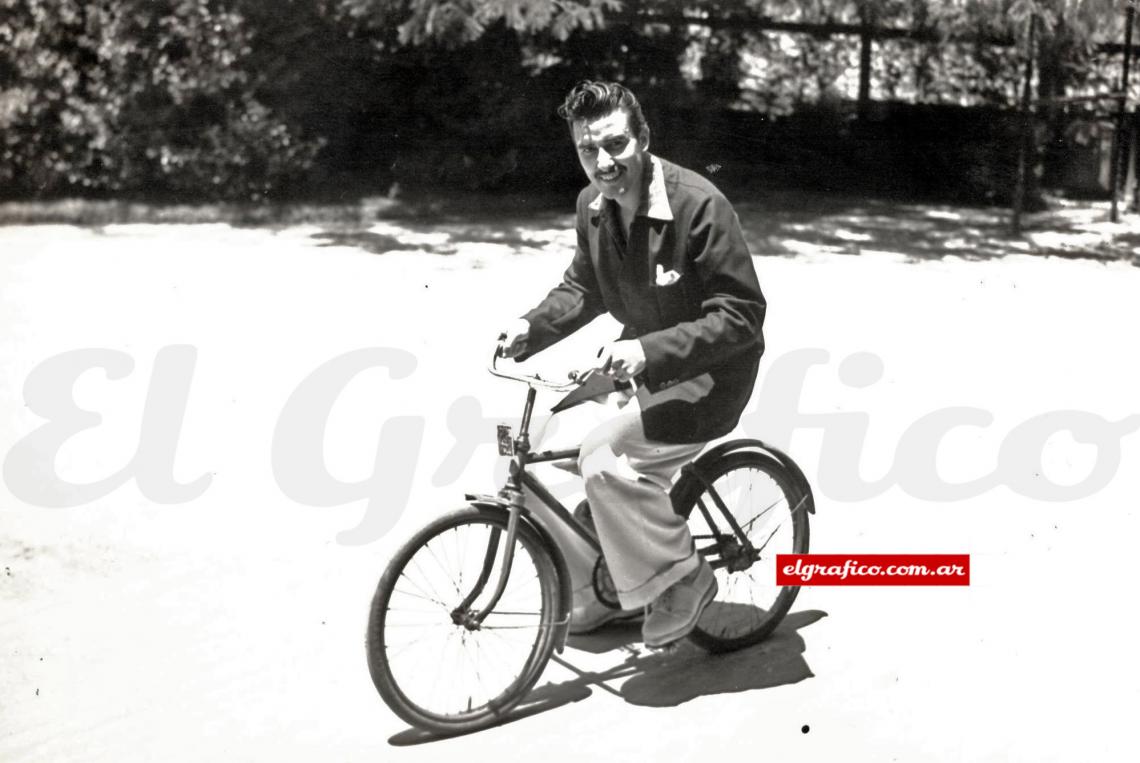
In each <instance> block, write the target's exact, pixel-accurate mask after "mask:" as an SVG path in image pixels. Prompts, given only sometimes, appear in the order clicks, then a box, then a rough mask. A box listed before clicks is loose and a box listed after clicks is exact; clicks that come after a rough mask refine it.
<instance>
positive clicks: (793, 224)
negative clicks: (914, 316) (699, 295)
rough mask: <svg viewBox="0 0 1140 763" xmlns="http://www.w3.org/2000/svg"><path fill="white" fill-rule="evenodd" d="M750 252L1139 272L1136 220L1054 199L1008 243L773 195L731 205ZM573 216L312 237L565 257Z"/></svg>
mask: <svg viewBox="0 0 1140 763" xmlns="http://www.w3.org/2000/svg"><path fill="white" fill-rule="evenodd" d="M737 211H738V212H739V215H740V220H741V224H742V225H743V227H744V231H745V236H746V238H747V239H748V243H749V246H750V247H751V249H752V253H753V254H756V255H761V256H764V255H768V256H785V257H796V256H810V255H814V254H828V255H834V254H846V255H860V254H868V253H890V254H895V255H899V256H901V257H903V258H904V259H905V261H907V262H915V263H917V262H924V261H928V260H937V259H942V258H944V257H957V258H961V259H966V260H987V259H993V258H997V257H1004V256H1006V255H1011V254H1023V255H1051V256H1060V257H1080V258H1093V259H1098V260H1130V261H1132V262H1134V263H1137V264H1140V216H1137V215H1126V216H1125V218H1124V222H1121V223H1117V224H1110V223H1108V222H1107V220H1108V206H1107V204H1106V203H1090V202H1081V203H1076V202H1069V201H1066V200H1063V199H1055V200H1052V201H1051V203H1050V208H1049V209H1048V210H1046V211H1044V212H1038V213H1034V214H1028V215H1026V216H1025V218H1024V223H1023V233H1022V235H1019V236H1013V235H1011V234H1010V215H1009V211H1008V210H1006V209H1002V208H997V207H963V206H950V205H938V204H917V203H904V202H900V201H889V200H882V199H868V198H860V197H850V196H840V195H824V194H812V193H802V192H787V193H772V194H768V195H765V196H763V197H760V198H756V199H753V200H749V201H745V202H741V203H738V204H737ZM573 226H574V220H573V216H572V215H570V214H560V213H555V212H549V211H541V212H531V213H529V214H523V213H520V212H518V211H517V210H514V211H512V210H509V209H508V210H504V211H503V213H502V214H500V215H492V214H488V213H487V211H486V210H482V211H480V212H479V213H472V214H470V215H467V216H463V215H459V214H454V213H452V214H448V215H441V216H439V217H434V218H433V217H432V216H430V215H428V216H420V217H408V218H393V219H389V220H385V221H381V222H378V223H375V224H371V225H368V226H356V225H344V224H341V225H338V226H331V227H328V228H326V229H325V230H323V231H321V232H318V233H314V234H313V235H312V237H313V239H314V240H315V241H317V242H318V245H320V246H341V247H351V248H355V249H359V250H363V251H365V252H369V253H371V254H389V253H393V252H423V253H427V254H438V255H451V254H455V253H457V252H459V251H461V250H463V249H464V248H473V247H478V246H482V247H484V250H485V251H492V250H495V251H499V252H502V253H508V254H520V253H536V252H539V251H545V252H550V253H558V254H565V255H566V256H569V254H570V253H571V252H572V247H573V245H574V238H573Z"/></svg>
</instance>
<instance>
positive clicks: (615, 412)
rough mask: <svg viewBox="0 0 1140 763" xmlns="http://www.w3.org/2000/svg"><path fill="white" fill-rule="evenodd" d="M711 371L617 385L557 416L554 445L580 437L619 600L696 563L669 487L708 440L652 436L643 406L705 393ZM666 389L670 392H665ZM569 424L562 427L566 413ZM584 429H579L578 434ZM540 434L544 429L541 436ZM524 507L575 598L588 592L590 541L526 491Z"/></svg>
mask: <svg viewBox="0 0 1140 763" xmlns="http://www.w3.org/2000/svg"><path fill="white" fill-rule="evenodd" d="M710 386H711V383H710V381H709V380H708V377H707V376H705V377H698V378H697V379H694V380H692V381H690V382H685V383H683V384H680V385H677V386H676V387H672V388H670V389H669V390H668V391H667V393H662V394H659V395H649V394H647V392H646V390H644V388H643V389H641V390H639V391H638V394H637V395H632V396H631V395H630V394H629V393H622V392H615V393H612V394H610V395H608V396H606V397H605V398H603V399H602V400H599V401H597V402H587V403H583V404H582V405H579V406H577V407H575V408H571V409H569V410H567V411H565V412H563V413H561V414H559V415H558V419H559V427H558V429H559V431H558V432H557V433H556V434H557V437H556V439H557V441H558V443H557V445H552V444H550V443H546V442H543V444H542V448H543V449H548V448H549V449H554V448H569V447H573V446H574V445H575V444H576V443H574V442H572V441H571V442H563V440H566V439H567V438H569V439H574V438H575V435H577V436H578V437H580V438H581V439H580V440H579V441H580V443H581V452H580V455H579V457H578V465H577V466H578V470H579V471H580V473H581V476H582V480H583V483H584V487H585V494H586V498H587V500H588V501H589V502H590V511H591V513H592V515H593V519H594V526H595V528H596V530H597V534H598V541H599V543H600V545H601V547H602V553H603V554H604V556H605V559H606V564H607V566H608V567H609V571H610V576H611V577H612V578H613V582H614V586H615V587H616V589H617V594H618V599H619V601H620V602H621V605H622V607H624V608H626V609H633V608H638V607H643V606H645V605H647V604H650V603H652V602H653V601H654V600H655V599H656V598H657V597H658V596H660V595H661V593H662V592H664V591H665V589H666V588H669V587H670V586H671V585H673V584H674V583H676V582H678V581H679V580H681V578H683V577H685V576H686V575H688V574H689V573H691V572H693V571H694V570H696V569H697V566H698V564H699V561H700V560H699V559H698V556H697V554H696V552H695V549H694V546H693V539H692V536H691V535H690V534H689V529H688V526H687V524H686V522H685V520H684V519H683V518H681V517H679V516H677V515H676V514H675V513H674V512H673V504H672V502H671V501H670V499H669V489H670V487H671V485H672V481H673V478H674V476H675V475H676V474H677V472H678V470H680V468H681V467H682V466H684V465H685V464H686V463H688V462H689V461H692V460H693V459H694V458H695V457H696V456H697V454H699V453H700V452H701V450H702V449H703V448H704V446H705V443H694V444H680V445H677V444H672V443H663V442H656V441H653V440H649V439H648V438H646V436H645V430H644V428H643V427H642V424H641V410H642V408H643V407H649V406H652V405H655V404H658V403H660V402H663V401H664V400H665V399H674V398H677V397H683V398H687V399H696V398H698V397H701V396H703V395H704V394H707V393H708V389H709V388H710ZM666 394H667V397H666ZM571 415H573V418H574V419H575V421H574V423H573V424H572V425H571V426H569V427H566V426H563V425H562V424H563V421H564V417H569V416H571ZM583 431H584V432H585V434H584V436H582V435H581V433H582V432H583ZM540 436H541V435H540ZM526 502H527V506H528V508H530V509H531V511H532V512H533V513H534V514H535V516H537V517H538V519H539V520H540V521H542V522H543V524H544V525H545V526H546V527H547V529H548V530H549V531H550V532H551V534H552V535H553V536H554V539H555V541H556V542H557V543H558V545H559V547H560V548H561V549H562V552H563V555H564V556H565V557H566V561H567V564H568V566H569V568H570V578H571V584H572V587H573V589H574V597H575V599H576V600H580V599H582V598H583V597H593V595H594V594H593V592H592V580H593V570H594V565H595V563H596V561H597V554H596V553H595V552H594V550H593V549H592V548H591V547H590V545H589V544H588V543H586V542H585V541H583V540H582V539H581V538H580V537H579V536H578V535H577V534H575V533H574V531H573V530H571V529H570V528H568V527H566V526H565V525H564V524H563V523H562V522H560V521H558V520H557V519H554V518H552V516H551V513H550V512H549V510H548V509H547V508H546V506H545V504H543V503H542V502H541V501H540V500H538V498H537V497H536V496H535V495H534V494H532V493H531V492H530V491H529V490H528V491H526Z"/></svg>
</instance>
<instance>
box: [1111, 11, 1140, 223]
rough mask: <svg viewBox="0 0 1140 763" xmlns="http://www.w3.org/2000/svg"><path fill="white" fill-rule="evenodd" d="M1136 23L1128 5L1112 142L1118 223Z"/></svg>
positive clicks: (1114, 219) (1114, 216)
mask: <svg viewBox="0 0 1140 763" xmlns="http://www.w3.org/2000/svg"><path fill="white" fill-rule="evenodd" d="M1135 21H1136V6H1135V4H1133V3H1129V4H1128V8H1127V10H1125V12H1124V72H1123V73H1122V74H1121V77H1120V93H1121V95H1120V100H1118V101H1117V108H1116V130H1115V131H1114V134H1113V141H1112V147H1113V150H1112V173H1111V177H1112V179H1111V181H1110V184H1111V186H1112V211H1111V213H1110V214H1109V219H1110V220H1112V222H1117V221H1118V220H1119V219H1120V209H1119V198H1120V170H1121V167H1122V166H1123V160H1124V156H1123V155H1124V149H1125V145H1126V140H1125V138H1126V136H1125V124H1126V122H1125V118H1126V116H1127V114H1128V70H1129V67H1130V65H1131V63H1132V26H1133V24H1134V23H1135Z"/></svg>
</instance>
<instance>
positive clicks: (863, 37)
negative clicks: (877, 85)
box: [859, 3, 875, 120]
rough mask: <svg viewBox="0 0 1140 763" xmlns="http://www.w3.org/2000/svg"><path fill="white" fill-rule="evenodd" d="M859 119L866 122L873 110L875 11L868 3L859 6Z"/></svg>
mask: <svg viewBox="0 0 1140 763" xmlns="http://www.w3.org/2000/svg"><path fill="white" fill-rule="evenodd" d="M859 18H860V22H861V23H860V32H859V119H861V120H866V119H867V116H868V115H869V114H870V110H871V46H872V45H873V44H874V38H873V37H872V32H873V27H874V22H875V19H874V10H873V9H872V8H871V7H870V6H868V5H867V4H866V3H860V5H859Z"/></svg>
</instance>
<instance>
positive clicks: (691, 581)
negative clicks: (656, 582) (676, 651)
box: [641, 558, 717, 648]
mask: <svg viewBox="0 0 1140 763" xmlns="http://www.w3.org/2000/svg"><path fill="white" fill-rule="evenodd" d="M716 592H717V584H716V575H715V574H713V571H712V567H710V566H709V563H708V562H706V561H705V560H704V559H703V558H702V559H701V566H700V567H697V569H696V570H694V571H693V572H691V573H689V574H688V575H687V576H685V577H683V578H681V580H679V581H677V582H676V583H674V584H673V585H671V586H669V587H668V588H666V589H665V591H664V592H663V593H662V594H661V595H660V596H658V597H657V600H656V601H654V602H653V603H652V604H650V605H649V614H648V615H646V617H645V622H644V623H643V624H642V626H641V635H642V637H643V638H644V640H645V645H646V646H650V647H655V648H656V647H663V646H666V645H668V644H671V643H673V642H674V641H677V640H679V639H682V638H684V637H685V636H687V635H689V632H690V631H692V630H693V628H695V627H696V626H697V621H698V620H700V619H701V613H702V612H704V610H705V607H707V606H708V605H709V602H711V601H712V600H713V599H714V598H716Z"/></svg>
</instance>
